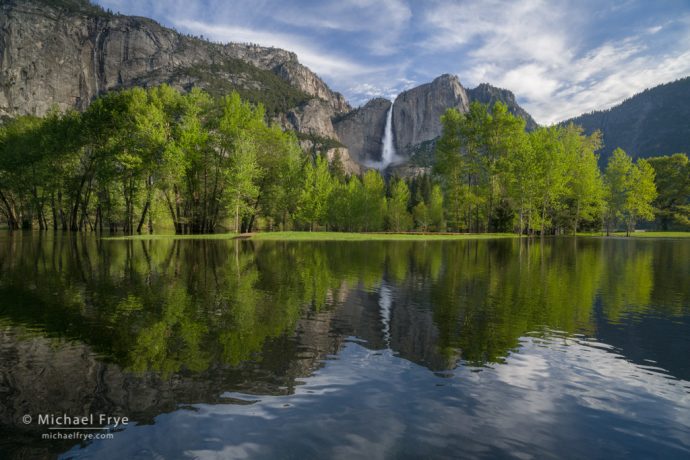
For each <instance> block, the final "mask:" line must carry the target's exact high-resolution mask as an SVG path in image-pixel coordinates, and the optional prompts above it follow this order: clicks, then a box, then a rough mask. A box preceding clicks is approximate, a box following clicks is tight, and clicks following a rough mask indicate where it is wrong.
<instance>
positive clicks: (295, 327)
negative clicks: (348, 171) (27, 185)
mask: <svg viewBox="0 0 690 460" xmlns="http://www.w3.org/2000/svg"><path fill="white" fill-rule="evenodd" d="M27 414H28V415H30V416H32V422H31V423H28V424H27V423H24V419H23V417H24V416H25V415H27ZM40 414H55V415H60V414H67V415H69V416H88V415H89V414H106V415H108V416H126V417H128V418H129V419H130V423H129V424H128V425H126V426H125V427H124V429H122V428H113V427H112V425H111V427H110V429H109V432H111V433H112V434H113V436H112V439H102V440H93V441H89V442H80V441H75V440H46V439H42V436H43V435H44V434H45V433H48V432H49V428H50V427H51V425H50V424H48V425H45V424H44V425H39V424H38V423H37V418H38V417H39V415H40ZM99 426H100V425H99ZM53 427H54V426H53ZM76 431H78V430H76ZM105 433H108V431H105ZM52 457H62V458H96V459H109V458H113V459H123V458H142V459H147V458H165V459H174V458H202V459H206V458H295V459H305V458H344V459H349V458H367V459H376V458H420V457H424V458H521V459H524V458H607V459H610V458H664V459H669V458H690V240H642V239H639V240H638V239H636V240H626V239H610V240H605V239H594V238H592V239H587V238H580V239H568V238H563V239H547V240H545V241H543V242H539V241H538V240H537V241H532V242H528V241H525V240H523V241H519V240H492V241H448V242H380V241H379V242H339V243H335V242H333V243H327V242H314V243H308V242H294V243H283V242H252V241H241V242H240V241H218V240H206V241H194V240H182V241H175V240H162V241H102V240H97V239H95V238H93V237H88V236H87V237H84V236H81V237H76V238H75V237H68V236H64V237H53V236H52V235H51V236H44V237H40V236H39V235H36V234H33V235H32V234H24V235H21V234H15V235H9V234H6V233H4V234H0V458H52Z"/></svg>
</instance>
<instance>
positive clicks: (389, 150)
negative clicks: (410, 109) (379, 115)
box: [370, 104, 397, 171]
mask: <svg viewBox="0 0 690 460" xmlns="http://www.w3.org/2000/svg"><path fill="white" fill-rule="evenodd" d="M381 144H383V146H382V147H381V161H376V162H372V163H370V166H371V167H372V168H376V169H379V170H381V171H383V170H384V169H386V168H387V167H388V166H389V165H390V164H392V163H395V161H396V159H397V154H396V152H395V145H394V144H393V104H391V106H390V108H389V109H388V114H387V115H386V128H385V129H384V130H383V138H382V139H381Z"/></svg>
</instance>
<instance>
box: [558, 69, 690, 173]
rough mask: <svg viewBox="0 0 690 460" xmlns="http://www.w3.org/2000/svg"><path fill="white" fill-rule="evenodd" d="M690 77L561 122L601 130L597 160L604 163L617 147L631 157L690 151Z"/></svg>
mask: <svg viewBox="0 0 690 460" xmlns="http://www.w3.org/2000/svg"><path fill="white" fill-rule="evenodd" d="M689 118H690V77H686V78H683V79H680V80H677V81H675V82H672V83H667V84H664V85H660V86H656V87H654V88H651V89H648V90H646V91H643V92H642V93H640V94H637V95H635V96H633V97H631V98H630V99H627V100H626V101H624V102H623V103H622V104H620V105H617V106H615V107H613V108H611V109H608V110H602V111H597V112H592V113H587V114H584V115H580V116H579V117H576V118H572V119H570V120H566V121H564V122H563V123H562V124H568V123H574V124H576V125H580V126H582V127H583V128H584V130H585V132H586V133H587V134H591V133H593V132H594V131H596V130H600V131H601V132H602V134H603V141H604V147H603V148H602V149H601V151H600V163H601V164H602V166H603V165H605V164H606V162H607V161H608V158H609V157H610V156H611V152H613V151H614V150H615V149H616V148H618V147H620V148H622V149H623V150H625V151H626V152H627V153H628V154H629V155H630V156H632V157H633V158H645V157H651V156H658V155H671V154H674V153H679V152H690V123H688V119H689Z"/></svg>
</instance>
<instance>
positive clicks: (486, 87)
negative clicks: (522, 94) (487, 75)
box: [467, 83, 538, 131]
mask: <svg viewBox="0 0 690 460" xmlns="http://www.w3.org/2000/svg"><path fill="white" fill-rule="evenodd" d="M467 95H468V97H469V98H470V101H477V102H481V103H482V104H487V105H488V106H489V107H491V106H493V105H494V104H495V103H496V102H502V103H504V104H505V105H506V106H507V107H508V111H509V112H510V113H512V114H513V115H516V116H518V117H521V118H523V119H524V120H525V127H526V129H527V130H528V131H532V130H534V129H536V128H537V126H538V125H537V122H536V121H534V119H533V118H532V116H531V115H530V114H529V113H527V111H525V109H523V108H522V107H520V105H519V104H518V103H517V100H516V99H515V95H514V94H513V92H512V91H509V90H507V89H503V88H497V87H496V86H492V85H490V84H488V83H481V84H480V85H479V86H477V87H476V88H474V89H469V90H467Z"/></svg>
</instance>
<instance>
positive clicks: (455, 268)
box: [0, 235, 690, 373]
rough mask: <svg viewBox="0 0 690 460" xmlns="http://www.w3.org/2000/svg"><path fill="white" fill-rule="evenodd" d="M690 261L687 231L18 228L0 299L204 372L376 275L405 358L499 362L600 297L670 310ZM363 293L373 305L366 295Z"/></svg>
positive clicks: (4, 243) (612, 303)
mask: <svg viewBox="0 0 690 460" xmlns="http://www.w3.org/2000/svg"><path fill="white" fill-rule="evenodd" d="M689 259H690V245H687V244H686V245H682V244H678V243H676V244H673V245H670V244H667V243H663V244H661V243H659V244H657V246H654V245H653V244H652V242H630V241H602V240H594V239H584V240H583V239H579V240H578V239H551V240H545V241H541V242H540V241H532V240H529V241H528V240H496V241H453V242H395V243H383V242H356V243H325V242H315V243H303V242H302V243H297V242H296V243H281V242H258V243H253V242H251V241H249V242H247V241H244V242H239V241H210V240H209V241H177V240H168V241H165V240H162V241H155V242H153V241H126V242H122V241H117V242H116V241H99V240H95V239H91V238H87V237H84V236H83V235H76V236H75V235H64V236H60V235H56V236H55V237H50V238H46V237H29V236H24V237H19V235H16V236H14V237H8V238H5V239H3V240H0V274H1V275H2V276H1V277H0V295H1V296H2V300H0V309H1V313H2V316H4V317H6V318H9V319H11V320H12V321H14V322H18V323H22V324H27V325H29V326H36V327H40V328H41V329H42V330H44V331H45V332H46V333H48V334H50V335H56V336H62V337H69V338H72V339H76V340H79V341H82V342H84V343H87V344H88V345H90V346H92V347H93V348H94V349H95V350H96V351H97V352H99V353H101V354H103V355H106V356H107V357H108V358H109V359H111V360H114V361H116V362H118V363H120V364H121V365H123V366H125V367H127V368H129V369H132V370H135V371H146V370H155V371H158V372H162V373H173V372H178V371H180V370H189V371H193V372H199V371H203V370H205V369H208V368H209V367H210V366H212V364H213V363H226V364H230V365H233V366H236V365H239V364H241V363H243V362H245V361H247V360H250V361H253V362H257V361H260V360H261V359H263V358H262V351H263V349H264V346H265V343H266V342H267V340H273V339H277V338H279V337H281V336H285V335H286V334H290V333H292V332H293V331H294V330H295V327H296V324H297V323H298V321H299V319H300V318H301V317H302V316H303V315H304V312H305V311H306V310H309V309H310V310H312V311H314V312H319V311H328V310H333V309H342V308H350V307H347V306H343V305H345V304H343V302H342V300H343V299H345V298H347V296H348V293H349V292H351V290H352V289H353V288H356V287H359V288H361V289H362V291H364V292H372V291H374V290H375V288H376V287H377V286H379V285H380V284H381V282H382V281H383V280H385V281H386V284H387V286H389V287H390V288H391V289H393V291H394V296H393V297H394V299H395V302H397V304H396V303H394V305H393V309H392V319H391V320H392V324H393V326H394V327H393V328H392V329H391V333H392V334H393V336H394V337H393V340H392V342H391V343H393V344H398V345H399V346H402V345H401V344H402V343H404V342H405V341H408V342H410V341H415V340H418V341H419V343H418V344H414V345H413V346H410V347H408V348H409V353H410V355H409V357H410V359H413V360H414V359H416V358H415V356H413V355H416V356H418V357H421V356H426V358H424V359H422V358H420V359H419V361H420V362H421V361H424V360H428V356H427V355H429V349H430V348H433V349H434V353H440V356H441V357H442V359H441V361H443V362H445V363H446V367H449V366H452V365H454V363H455V361H456V360H457V356H458V351H459V352H460V356H461V357H462V358H463V359H465V360H467V361H469V362H471V363H485V362H499V361H501V360H502V359H503V358H504V357H505V356H506V354H507V353H508V352H509V351H510V350H511V349H514V348H516V347H517V346H518V344H519V338H520V337H522V336H524V335H525V334H527V333H530V332H537V333H538V332H539V331H542V330H544V329H545V328H549V329H558V330H561V331H565V332H570V333H571V332H576V331H584V332H587V331H591V330H592V328H593V321H592V318H591V314H592V306H593V304H594V303H595V300H596V299H597V296H598V295H600V299H601V304H602V311H603V312H604V314H605V315H606V316H607V317H608V318H609V320H611V321H619V320H620V318H622V317H624V316H630V314H631V313H633V314H634V313H641V312H644V311H645V310H646V309H648V308H650V305H654V306H655V308H662V309H664V310H665V311H667V312H668V313H672V314H681V313H683V309H684V308H686V307H684V306H683V302H682V301H679V298H678V289H686V292H685V293H681V296H680V297H683V296H684V298H686V299H687V297H688V294H690V293H688V292H687V291H688V290H690V287H688V286H687V283H685V282H684V280H685V279H688V277H690V273H689V271H690V268H689V267H688V264H687V263H683V261H687V260H689ZM361 302H364V303H365V304H364V307H365V308H369V309H371V310H372V311H377V310H378V304H377V301H374V300H373V299H372V298H371V297H366V296H363V297H362V299H361ZM367 302H368V303H367ZM405 302H407V303H408V304H409V308H408V306H406V305H403V304H404V303H405ZM419 306H423V309H420V308H419ZM396 308H398V310H397V311H398V313H397V316H396ZM401 308H404V309H405V311H404V312H403V311H402V310H400V309H401ZM425 312H430V313H429V314H428V315H427V313H425ZM425 315H426V316H425ZM632 316H634V315H632ZM427 317H430V318H431V319H429V320H428V321H427V320H426V319H425V318H427ZM362 318H364V320H366V318H370V316H364V317H362ZM364 320H363V321H364ZM401 321H402V322H406V323H408V324H407V325H405V324H401V323H400V322H401ZM410 325H412V326H410ZM369 326H371V325H369ZM376 327H378V322H377V323H376ZM421 328H426V329H433V331H430V330H426V329H425V330H421ZM364 329H366V328H360V330H364ZM369 330H371V331H372V332H371V333H372V334H373V333H377V331H378V330H377V329H376V328H372V327H369ZM378 332H380V331H378ZM324 333H327V332H324ZM396 334H397V335H398V336H397V337H396ZM367 339H369V338H367ZM371 343H376V340H371Z"/></svg>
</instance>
